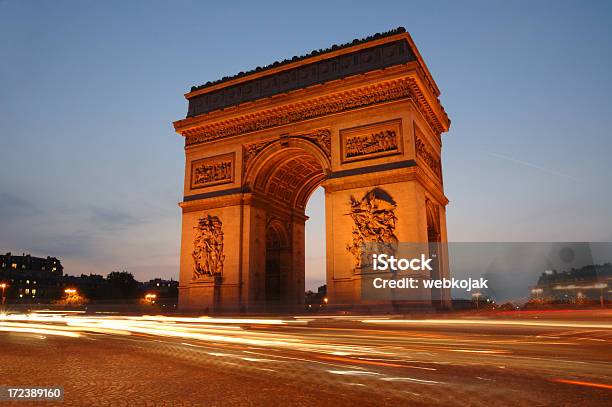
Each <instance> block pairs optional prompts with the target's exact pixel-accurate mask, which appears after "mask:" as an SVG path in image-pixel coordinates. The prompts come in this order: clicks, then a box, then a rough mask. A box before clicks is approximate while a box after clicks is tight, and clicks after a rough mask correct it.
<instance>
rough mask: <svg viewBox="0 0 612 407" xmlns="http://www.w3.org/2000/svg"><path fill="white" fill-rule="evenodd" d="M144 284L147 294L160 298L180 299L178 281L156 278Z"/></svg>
mask: <svg viewBox="0 0 612 407" xmlns="http://www.w3.org/2000/svg"><path fill="white" fill-rule="evenodd" d="M142 284H143V288H144V290H145V291H146V292H148V293H154V294H157V296H158V297H162V298H164V297H178V281H176V280H172V279H170V280H163V279H161V278H154V279H153V280H149V281H147V282H145V283H142Z"/></svg>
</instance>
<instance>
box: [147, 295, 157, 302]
mask: <svg viewBox="0 0 612 407" xmlns="http://www.w3.org/2000/svg"><path fill="white" fill-rule="evenodd" d="M156 298H157V294H146V295H145V300H146V301H148V302H150V303H151V304H155V299H156Z"/></svg>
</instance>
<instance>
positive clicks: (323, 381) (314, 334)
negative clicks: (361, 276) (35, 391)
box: [0, 314, 612, 406]
mask: <svg viewBox="0 0 612 407" xmlns="http://www.w3.org/2000/svg"><path fill="white" fill-rule="evenodd" d="M604 316H606V317H605V318H599V319H598V320H590V319H589V318H584V317H582V318H580V319H573V318H570V317H561V318H559V317H558V316H555V318H546V317H540V318H537V319H536V318H532V317H530V318H511V319H508V318H494V319H491V318H478V319H465V318H464V319H458V318H454V319H440V318H438V319H434V320H402V319H388V318H371V317H345V318H340V317H335V318H331V317H329V318H283V319H272V318H269V319H266V320H261V319H215V318H206V319H202V318H165V317H119V316H116V315H115V316H86V315H82V314H73V315H58V314H52V315H43V314H36V315H30V316H23V315H22V316H19V315H9V316H5V317H0V385H5V386H6V385H10V386H63V387H64V390H65V397H64V401H63V403H61V405H74V406H84V405H88V406H90V405H107V406H115V405H125V406H138V405H151V406H153V405H155V406H157V405H216V406H227V405H245V406H250V405H266V406H269V405H298V406H300V405H305V406H306V405H308V406H312V405H329V406H344V405H351V406H354V405H359V406H364V405H402V406H432V405H444V406H455V405H456V406H532V405H536V406H549V405H550V406H565V405H567V406H605V405H612V402H611V401H610V400H612V347H611V346H610V345H611V341H612V324H611V322H610V318H607V317H609V316H610V314H606V315H604ZM0 404H3V402H0ZM38 404H40V403H38ZM15 405H20V406H23V405H25V404H24V402H19V403H15ZM44 405H51V404H50V403H44Z"/></svg>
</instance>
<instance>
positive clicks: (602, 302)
mask: <svg viewBox="0 0 612 407" xmlns="http://www.w3.org/2000/svg"><path fill="white" fill-rule="evenodd" d="M594 287H595V288H599V289H600V290H601V291H600V292H599V305H601V308H603V307H604V296H603V290H604V288H608V284H606V283H597V284H595V285H594Z"/></svg>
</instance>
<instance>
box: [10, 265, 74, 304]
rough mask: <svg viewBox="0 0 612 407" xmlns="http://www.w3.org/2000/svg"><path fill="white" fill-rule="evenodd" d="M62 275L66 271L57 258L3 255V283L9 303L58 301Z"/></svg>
mask: <svg viewBox="0 0 612 407" xmlns="http://www.w3.org/2000/svg"><path fill="white" fill-rule="evenodd" d="M63 275H64V267H63V266H62V264H61V262H60V261H59V260H58V259H57V258H55V257H46V258H45V257H34V256H31V255H29V254H25V253H23V254H22V255H21V256H14V255H13V254H12V253H6V254H4V255H0V283H5V284H7V287H6V291H5V295H6V298H7V300H11V299H17V300H20V301H23V302H33V301H38V300H40V299H53V298H58V297H59V296H61V291H62V279H63Z"/></svg>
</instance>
